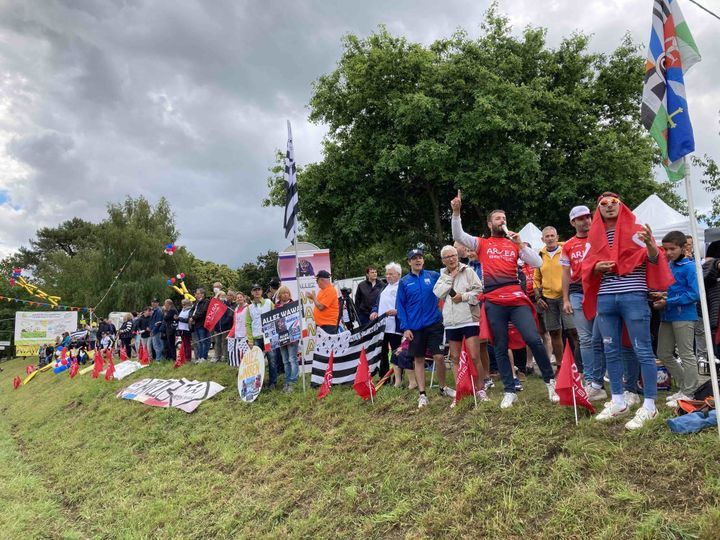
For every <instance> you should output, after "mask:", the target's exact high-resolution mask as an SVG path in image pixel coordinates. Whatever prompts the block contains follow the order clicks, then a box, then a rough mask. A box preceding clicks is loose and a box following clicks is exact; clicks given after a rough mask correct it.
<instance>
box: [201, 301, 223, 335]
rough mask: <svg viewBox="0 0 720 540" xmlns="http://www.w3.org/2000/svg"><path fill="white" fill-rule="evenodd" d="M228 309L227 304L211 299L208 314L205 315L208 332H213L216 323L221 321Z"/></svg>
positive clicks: (205, 325)
mask: <svg viewBox="0 0 720 540" xmlns="http://www.w3.org/2000/svg"><path fill="white" fill-rule="evenodd" d="M227 310H228V307H227V305H225V304H224V303H223V302H221V301H220V300H218V299H217V298H213V299H212V300H210V303H209V304H208V308H207V315H205V324H204V325H203V326H204V327H205V329H206V330H207V331H208V332H212V331H213V328H215V325H216V324H217V323H218V322H220V319H222V317H223V315H225V312H226V311H227Z"/></svg>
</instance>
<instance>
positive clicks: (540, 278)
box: [533, 242, 565, 298]
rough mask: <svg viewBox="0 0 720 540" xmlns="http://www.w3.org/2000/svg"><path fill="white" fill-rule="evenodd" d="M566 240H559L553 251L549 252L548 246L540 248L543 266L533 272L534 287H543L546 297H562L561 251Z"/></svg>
mask: <svg viewBox="0 0 720 540" xmlns="http://www.w3.org/2000/svg"><path fill="white" fill-rule="evenodd" d="M564 243H565V242H559V243H558V247H557V249H556V250H555V251H553V252H552V253H548V250H547V246H545V247H544V248H542V249H541V250H540V258H541V259H542V262H543V263H542V266H541V267H540V268H536V269H535V273H534V274H533V288H534V289H535V290H537V289H542V294H543V296H544V297H545V298H562V266H561V265H560V252H561V251H562V246H563V244H564Z"/></svg>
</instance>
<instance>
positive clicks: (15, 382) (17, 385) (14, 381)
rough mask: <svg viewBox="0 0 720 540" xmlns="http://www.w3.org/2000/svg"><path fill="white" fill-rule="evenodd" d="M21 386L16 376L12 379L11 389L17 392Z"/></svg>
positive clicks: (20, 381) (18, 377)
mask: <svg viewBox="0 0 720 540" xmlns="http://www.w3.org/2000/svg"><path fill="white" fill-rule="evenodd" d="M21 384H22V379H21V378H20V376H19V375H18V376H17V377H15V378H14V379H13V389H15V390H17V389H18V388H20V385H21Z"/></svg>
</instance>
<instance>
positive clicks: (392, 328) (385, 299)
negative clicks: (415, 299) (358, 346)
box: [378, 281, 400, 334]
mask: <svg viewBox="0 0 720 540" xmlns="http://www.w3.org/2000/svg"><path fill="white" fill-rule="evenodd" d="M399 284H400V282H399V281H396V282H395V283H389V284H387V285H386V286H385V288H384V289H383V290H382V292H381V293H380V300H379V302H378V316H380V315H382V314H383V313H387V312H388V311H389V310H391V309H395V299H396V297H397V291H398V285H399ZM385 332H387V333H388V334H397V333H398V332H397V331H396V323H395V316H391V315H388V317H387V321H386V322H385Z"/></svg>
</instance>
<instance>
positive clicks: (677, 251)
mask: <svg viewBox="0 0 720 540" xmlns="http://www.w3.org/2000/svg"><path fill="white" fill-rule="evenodd" d="M686 242H687V239H686V237H685V233H683V232H680V231H670V232H669V233H667V234H666V235H665V237H664V238H663V239H662V247H663V249H664V250H665V254H666V255H667V258H668V262H669V264H670V270H671V271H672V273H673V277H674V278H675V283H673V284H672V285H670V287H669V288H668V290H667V293H652V295H653V296H654V297H655V298H657V300H656V301H655V302H654V304H653V307H654V308H655V309H661V310H662V314H661V322H660V330H659V332H658V346H657V355H658V359H659V360H660V361H661V362H662V363H663V364H664V365H665V367H666V368H667V369H668V371H669V372H670V375H671V376H672V378H673V379H675V382H676V383H677V386H678V392H677V393H675V394H673V395H671V396H668V398H667V404H668V406H669V407H673V408H675V407H677V400H678V399H692V395H693V394H694V393H695V390H696V389H697V386H698V373H697V358H695V353H694V348H693V342H694V339H695V321H697V318H698V316H697V302H698V301H699V300H700V293H699V291H698V281H697V273H696V272H695V264H694V263H693V261H692V260H690V259H687V258H686V257H685V244H686ZM676 347H677V350H678V354H679V356H680V363H678V361H677V360H675V358H674V357H673V353H674V351H675V348H676Z"/></svg>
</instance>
